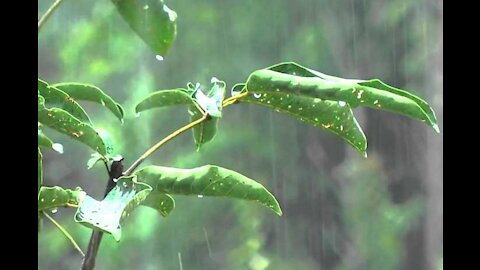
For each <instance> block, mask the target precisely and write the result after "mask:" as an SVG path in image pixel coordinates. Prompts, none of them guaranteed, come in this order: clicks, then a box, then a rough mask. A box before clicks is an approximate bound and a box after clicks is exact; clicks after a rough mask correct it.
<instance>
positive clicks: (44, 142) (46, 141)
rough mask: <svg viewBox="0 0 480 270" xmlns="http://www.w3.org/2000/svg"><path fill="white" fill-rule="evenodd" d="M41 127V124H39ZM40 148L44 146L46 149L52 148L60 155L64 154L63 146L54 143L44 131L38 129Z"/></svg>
mask: <svg viewBox="0 0 480 270" xmlns="http://www.w3.org/2000/svg"><path fill="white" fill-rule="evenodd" d="M39 125H40V123H39ZM38 146H43V147H46V148H50V149H52V150H54V151H56V152H58V153H60V154H63V145H62V144H60V143H54V142H53V141H52V140H51V139H50V138H48V137H47V136H46V135H45V134H44V133H43V131H42V130H41V129H40V126H39V128H38Z"/></svg>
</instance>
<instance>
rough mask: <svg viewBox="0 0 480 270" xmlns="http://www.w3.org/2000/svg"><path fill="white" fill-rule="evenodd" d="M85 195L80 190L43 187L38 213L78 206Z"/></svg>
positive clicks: (40, 193)
mask: <svg viewBox="0 0 480 270" xmlns="http://www.w3.org/2000/svg"><path fill="white" fill-rule="evenodd" d="M85 195H86V193H85V191H83V190H81V189H79V188H78V189H76V190H71V189H64V188H62V187H58V186H55V187H45V186H42V187H41V188H40V192H39V193H38V211H44V210H48V209H52V208H57V207H66V206H78V205H79V204H80V203H81V202H82V200H83V199H84V198H85Z"/></svg>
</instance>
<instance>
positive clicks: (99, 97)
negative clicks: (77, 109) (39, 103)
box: [51, 82, 123, 121]
mask: <svg viewBox="0 0 480 270" xmlns="http://www.w3.org/2000/svg"><path fill="white" fill-rule="evenodd" d="M51 86H53V87H56V88H58V89H60V90H62V91H64V92H65V93H67V94H68V95H69V96H71V97H72V98H74V99H75V100H85V101H91V102H95V103H99V104H101V105H102V106H105V107H106V108H107V109H109V110H110V111H111V112H112V113H113V114H114V115H115V116H116V117H117V118H118V119H119V120H120V121H123V108H122V106H121V105H120V104H119V103H117V102H115V101H114V100H113V99H112V97H110V96H109V95H107V94H106V93H105V92H103V91H102V90H101V89H100V88H98V87H96V86H94V85H90V84H83V83H72V82H69V83H57V84H53V85H51Z"/></svg>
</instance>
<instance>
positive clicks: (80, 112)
mask: <svg viewBox="0 0 480 270" xmlns="http://www.w3.org/2000/svg"><path fill="white" fill-rule="evenodd" d="M38 92H39V94H40V95H41V96H42V97H43V98H44V99H45V104H46V105H49V107H56V108H60V109H63V110H65V111H67V112H68V113H70V114H71V115H73V116H75V117H76V118H77V119H79V120H80V121H82V122H85V123H88V124H92V122H91V121H90V118H89V117H88V115H87V113H86V112H85V110H84V109H83V108H82V107H81V106H80V105H79V104H78V103H77V102H76V101H75V100H74V99H73V98H72V97H71V96H69V95H68V94H67V93H65V92H64V91H62V90H60V89H58V88H56V87H53V86H51V85H48V84H47V83H46V82H45V81H42V80H40V79H38Z"/></svg>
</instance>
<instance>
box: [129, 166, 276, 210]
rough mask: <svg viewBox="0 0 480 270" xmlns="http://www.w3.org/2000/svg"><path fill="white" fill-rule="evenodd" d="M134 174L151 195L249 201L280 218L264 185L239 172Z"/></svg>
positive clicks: (153, 170) (153, 169) (150, 170)
mask: <svg viewBox="0 0 480 270" xmlns="http://www.w3.org/2000/svg"><path fill="white" fill-rule="evenodd" d="M135 175H136V176H137V177H138V178H137V180H138V181H139V182H143V183H146V184H148V185H150V186H152V187H153V191H154V192H160V193H168V194H181V195H202V196H222V197H229V198H237V199H243V200H251V201H256V202H259V203H261V204H262V205H264V206H266V207H268V208H270V209H272V210H273V211H274V212H275V213H277V214H278V215H282V210H281V209H280V206H279V204H278V202H277V200H276V199H275V197H274V196H273V195H272V194H271V193H270V192H269V191H268V190H267V189H266V188H265V187H264V186H262V185H261V184H260V183H257V182H255V181H254V180H252V179H250V178H248V177H246V176H244V175H242V174H240V173H238V172H235V171H232V170H228V169H225V168H221V167H218V166H213V165H206V166H202V167H198V168H193V169H179V168H170V167H161V166H147V167H145V168H142V169H141V170H139V171H137V172H135Z"/></svg>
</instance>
